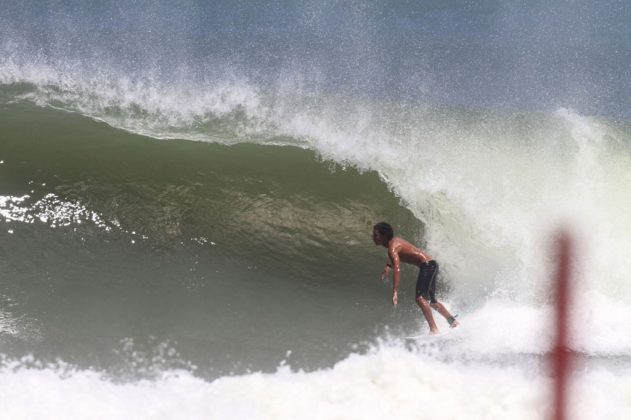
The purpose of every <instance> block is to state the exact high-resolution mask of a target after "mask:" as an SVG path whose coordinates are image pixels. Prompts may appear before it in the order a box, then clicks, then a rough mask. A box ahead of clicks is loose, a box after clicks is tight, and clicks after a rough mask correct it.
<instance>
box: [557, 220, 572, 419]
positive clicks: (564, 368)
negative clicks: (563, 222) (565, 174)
mask: <svg viewBox="0 0 631 420" xmlns="http://www.w3.org/2000/svg"><path fill="white" fill-rule="evenodd" d="M556 246H557V267H556V284H555V287H556V293H555V295H556V339H555V343H554V349H553V363H554V392H553V395H554V417H553V419H554V420H565V419H566V418H567V411H568V410H567V409H568V385H569V380H570V374H571V368H572V366H571V361H572V360H571V358H572V351H571V349H570V347H569V334H568V331H569V328H568V327H569V324H570V315H571V303H572V290H571V275H572V273H571V265H572V239H571V237H570V234H569V233H568V232H567V231H561V232H560V233H559V236H558V240H557V242H556Z"/></svg>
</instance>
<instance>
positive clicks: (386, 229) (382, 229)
mask: <svg viewBox="0 0 631 420" xmlns="http://www.w3.org/2000/svg"><path fill="white" fill-rule="evenodd" d="M373 229H375V230H376V231H377V232H379V234H380V235H382V236H385V237H386V238H388V240H390V239H392V237H393V236H394V231H393V230H392V226H390V224H389V223H386V222H379V223H377V224H376V225H375V226H373Z"/></svg>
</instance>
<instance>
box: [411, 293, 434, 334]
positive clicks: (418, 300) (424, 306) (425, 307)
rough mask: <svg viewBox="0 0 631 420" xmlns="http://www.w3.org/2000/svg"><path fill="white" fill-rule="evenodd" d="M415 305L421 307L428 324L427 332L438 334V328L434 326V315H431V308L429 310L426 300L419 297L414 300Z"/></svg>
mask: <svg viewBox="0 0 631 420" xmlns="http://www.w3.org/2000/svg"><path fill="white" fill-rule="evenodd" d="M416 303H418V306H420V307H421V311H422V312H423V315H424V316H425V319H426V320H427V323H428V324H429V331H430V333H431V334H438V327H437V326H436V322H435V321H434V315H432V308H430V306H429V303H428V302H427V300H425V299H424V298H423V296H419V297H417V298H416Z"/></svg>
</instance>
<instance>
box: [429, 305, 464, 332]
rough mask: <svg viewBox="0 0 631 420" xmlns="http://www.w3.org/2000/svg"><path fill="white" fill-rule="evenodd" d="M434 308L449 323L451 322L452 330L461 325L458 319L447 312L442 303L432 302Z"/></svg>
mask: <svg viewBox="0 0 631 420" xmlns="http://www.w3.org/2000/svg"><path fill="white" fill-rule="evenodd" d="M431 306H432V308H434V309H436V310H437V311H438V313H439V314H441V315H442V316H444V317H445V319H446V320H447V322H449V326H450V327H451V328H456V327H457V326H458V325H460V324H459V323H458V321H456V319H455V318H454V317H453V316H452V315H451V314H450V313H449V311H448V310H447V308H445V306H443V304H442V303H440V302H438V301H436V302H432V303H431Z"/></svg>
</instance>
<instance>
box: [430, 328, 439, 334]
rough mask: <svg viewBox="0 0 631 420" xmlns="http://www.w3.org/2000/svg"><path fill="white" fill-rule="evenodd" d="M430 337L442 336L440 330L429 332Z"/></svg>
mask: <svg viewBox="0 0 631 420" xmlns="http://www.w3.org/2000/svg"><path fill="white" fill-rule="evenodd" d="M429 335H440V331H438V328H436V329H434V330H429Z"/></svg>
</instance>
